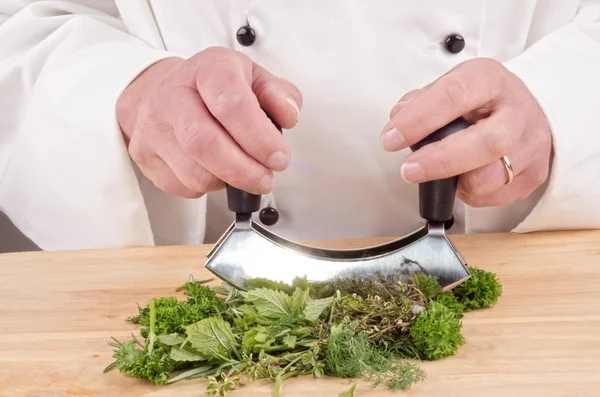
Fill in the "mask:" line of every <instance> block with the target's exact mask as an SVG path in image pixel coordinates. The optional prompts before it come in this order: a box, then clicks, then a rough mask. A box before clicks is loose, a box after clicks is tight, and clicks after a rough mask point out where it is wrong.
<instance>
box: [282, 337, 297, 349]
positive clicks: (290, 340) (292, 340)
mask: <svg viewBox="0 0 600 397" xmlns="http://www.w3.org/2000/svg"><path fill="white" fill-rule="evenodd" d="M297 339H298V338H297V337H296V336H295V335H289V334H288V335H286V336H284V337H283V344H284V345H285V346H286V347H287V348H288V349H290V350H291V349H293V348H295V347H296V340H297Z"/></svg>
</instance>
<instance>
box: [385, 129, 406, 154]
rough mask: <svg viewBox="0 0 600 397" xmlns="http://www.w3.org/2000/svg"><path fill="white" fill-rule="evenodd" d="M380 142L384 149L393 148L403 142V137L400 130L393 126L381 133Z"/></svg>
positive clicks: (398, 146)
mask: <svg viewBox="0 0 600 397" xmlns="http://www.w3.org/2000/svg"><path fill="white" fill-rule="evenodd" d="M382 144H383V147H384V149H386V150H395V149H398V148H400V147H401V146H402V144H404V137H403V136H402V134H401V133H400V131H398V130H397V129H396V127H393V128H392V129H391V130H389V131H386V132H385V133H384V134H383V137H382Z"/></svg>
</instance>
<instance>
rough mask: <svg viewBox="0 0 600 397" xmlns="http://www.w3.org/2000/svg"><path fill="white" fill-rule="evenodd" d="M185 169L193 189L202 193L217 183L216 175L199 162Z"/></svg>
mask: <svg viewBox="0 0 600 397" xmlns="http://www.w3.org/2000/svg"><path fill="white" fill-rule="evenodd" d="M187 168H188V169H187V170H186V171H185V173H186V175H187V179H188V180H189V183H187V185H188V186H189V187H190V189H191V190H194V191H196V192H201V193H207V192H209V191H210V190H211V189H212V187H213V186H214V184H215V180H216V177H215V176H214V175H213V174H212V173H211V172H210V171H208V170H207V169H206V168H204V167H202V166H200V165H199V164H198V163H194V164H191V165H189V166H188V167H187Z"/></svg>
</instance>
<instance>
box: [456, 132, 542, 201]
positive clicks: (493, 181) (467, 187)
mask: <svg viewBox="0 0 600 397" xmlns="http://www.w3.org/2000/svg"><path fill="white" fill-rule="evenodd" d="M543 144H544V142H543V141H541V140H540V139H537V138H536V134H535V133H530V134H523V138H522V139H521V141H520V142H519V144H518V145H517V147H518V149H517V150H516V151H515V152H512V153H511V154H510V155H508V156H507V158H508V161H509V163H510V166H511V167H512V170H513V176H514V178H517V177H518V176H519V175H521V173H522V172H523V171H524V170H525V169H527V168H529V167H530V166H532V165H535V164H542V163H544V162H543V159H542V158H540V156H543V155H544V154H545V153H546V150H543V148H542V145H543ZM507 180H508V170H507V169H506V167H505V166H504V162H503V161H502V159H498V160H496V161H493V162H491V163H489V164H487V165H485V166H483V167H480V168H477V169H474V170H472V171H469V172H466V173H464V174H462V175H460V177H459V179H458V187H457V191H458V192H462V193H465V194H467V195H473V196H484V195H488V194H490V193H493V192H494V191H496V190H498V189H500V188H502V187H503V186H504V185H505V184H506V182H507Z"/></svg>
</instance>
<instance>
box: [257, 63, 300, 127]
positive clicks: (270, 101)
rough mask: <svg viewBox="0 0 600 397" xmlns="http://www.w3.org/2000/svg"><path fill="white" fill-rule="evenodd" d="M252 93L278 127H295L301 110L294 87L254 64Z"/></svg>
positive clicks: (298, 97) (298, 95) (298, 94)
mask: <svg viewBox="0 0 600 397" xmlns="http://www.w3.org/2000/svg"><path fill="white" fill-rule="evenodd" d="M252 91H253V92H254V94H255V95H256V98H257V99H258V102H259V103H260V106H261V107H262V108H263V109H264V110H265V112H267V113H268V114H269V116H270V117H271V118H272V119H273V120H274V121H275V122H276V123H277V124H279V126H281V127H282V128H292V127H294V126H295V125H296V123H297V122H298V119H299V117H300V109H302V94H301V93H300V90H299V89H298V88H297V87H296V86H295V85H293V84H292V83H290V82H289V81H287V80H285V79H282V78H280V77H277V76H275V75H273V74H272V73H271V72H269V71H268V70H266V69H265V68H263V67H262V66H260V65H257V64H256V63H255V64H254V67H253V70H252Z"/></svg>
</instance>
